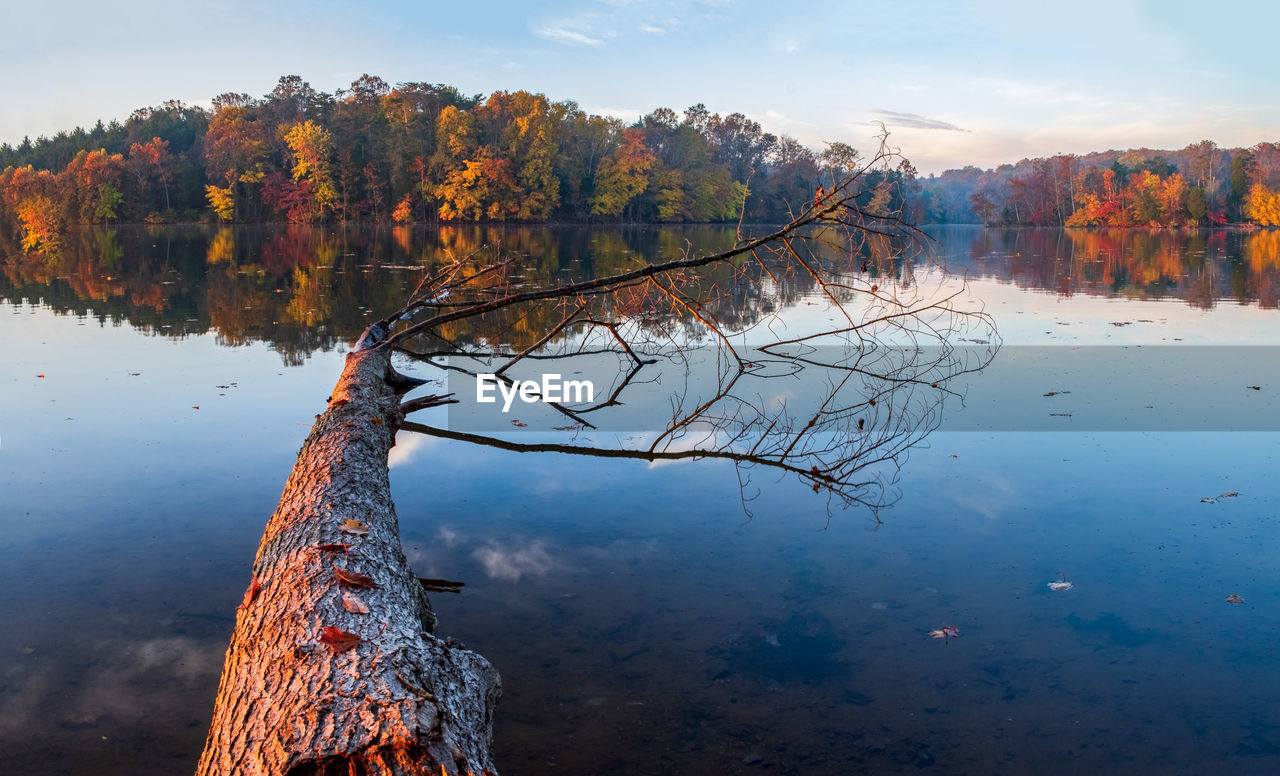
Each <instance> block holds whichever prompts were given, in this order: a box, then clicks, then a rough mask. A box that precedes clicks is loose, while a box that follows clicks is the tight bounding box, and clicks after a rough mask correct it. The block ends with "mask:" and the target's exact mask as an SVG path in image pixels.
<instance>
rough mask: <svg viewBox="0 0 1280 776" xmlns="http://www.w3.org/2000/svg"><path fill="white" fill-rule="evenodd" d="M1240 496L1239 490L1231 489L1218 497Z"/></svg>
mask: <svg viewBox="0 0 1280 776" xmlns="http://www.w3.org/2000/svg"><path fill="white" fill-rule="evenodd" d="M1239 496H1240V494H1239V493H1238V492H1237V491H1234V490H1229V491H1227V492H1226V493H1223V494H1222V495H1221V496H1218V498H1237V497H1239Z"/></svg>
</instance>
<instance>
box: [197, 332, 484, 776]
mask: <svg viewBox="0 0 1280 776" xmlns="http://www.w3.org/2000/svg"><path fill="white" fill-rule="evenodd" d="M370 332H371V333H372V335H373V336H372V337H370V335H369V334H366V337H365V338H362V340H361V343H360V345H358V346H357V349H356V351H355V352H353V353H350V354H348V356H347V362H346V366H345V368H344V370H343V372H342V376H341V378H340V379H339V380H338V383H337V386H336V387H335V389H334V392H333V395H332V396H331V397H330V399H329V405H328V408H327V409H326V411H325V412H324V414H323V415H318V416H317V418H316V423H315V425H314V427H313V428H312V429H311V433H310V435H309V436H308V437H307V439H306V442H304V443H303V446H302V450H301V451H300V452H299V454H298V461H297V463H296V464H295V465H294V468H293V472H292V474H290V476H289V480H288V483H287V484H286V485H285V488H284V493H283V494H282V495H281V497H280V503H279V506H277V507H276V511H275V513H274V514H273V515H272V516H271V519H270V521H269V522H268V523H267V527H266V531H265V532H264V533H263V536H262V542H261V544H260V545H259V548H258V555H257V559H256V560H255V562H254V566H253V580H252V583H251V585H250V587H249V590H248V591H246V593H245V600H244V603H243V604H242V605H241V607H240V611H239V613H238V616H237V618H236V627H235V632H234V633H233V634H232V637H231V644H230V646H229V648H228V649H227V656H226V663H225V665H224V668H223V672H222V681H221V684H220V686H219V688H218V697H217V701H216V704H215V708H214V713H213V722H212V724H211V726H210V730H209V736H208V739H207V740H206V742H205V748H204V752H203V754H202V755H201V757H200V763H199V766H198V769H197V774H198V775H199V776H213V775H214V774H219V775H225V774H245V775H248V774H253V775H255V776H285V775H289V776H301V775H302V774H344V775H345V774H387V775H390V774H396V775H397V776H398V775H401V774H404V775H408V774H433V775H434V776H438V775H439V774H441V773H446V774H468V773H470V774H474V776H480V774H490V773H494V767H493V763H492V758H491V755H490V743H491V740H492V721H493V710H494V705H495V703H496V701H497V698H498V695H499V694H500V680H499V678H498V674H497V671H496V670H495V669H494V668H493V667H492V666H491V665H490V664H489V663H488V662H487V661H486V660H485V659H484V658H482V657H480V656H479V655H477V654H475V653H473V652H470V651H468V650H466V649H463V648H461V647H460V646H459V645H458V644H456V643H455V642H452V641H450V640H441V639H440V638H438V637H436V636H435V635H434V632H435V615H434V613H433V612H432V610H431V604H430V602H429V601H428V600H427V594H426V591H425V590H424V589H423V587H422V585H421V584H420V583H419V581H418V579H417V577H416V576H415V575H414V573H413V571H412V569H410V567H409V564H408V561H407V560H406V559H405V556H404V551H403V550H402V548H401V545H400V536H399V528H398V524H397V520H396V513H395V506H394V504H393V503H392V500H391V491H390V480H389V476H388V471H387V453H388V452H389V451H390V449H391V447H392V445H393V444H395V434H396V429H397V428H398V426H399V423H400V422H401V421H402V420H403V417H404V412H405V409H406V408H407V407H408V406H409V405H408V404H406V405H401V403H400V401H399V396H398V393H397V390H396V387H403V381H404V378H402V377H401V376H400V375H398V374H397V373H396V372H395V370H393V369H392V368H391V364H390V360H389V355H390V354H389V348H384V347H380V346H379V345H380V344H381V343H380V342H379V341H378V340H379V339H380V338H379V337H378V334H379V333H381V332H377V331H375V330H374V329H371V330H370ZM415 401H416V404H415V406H425V405H426V404H428V403H429V402H426V401H422V400H415Z"/></svg>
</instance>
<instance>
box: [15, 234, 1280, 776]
mask: <svg viewBox="0 0 1280 776" xmlns="http://www.w3.org/2000/svg"><path fill="white" fill-rule="evenodd" d="M497 236H500V237H501V238H502V240H503V243H504V245H506V246H507V247H509V248H513V249H516V250H522V251H526V252H529V253H531V254H533V255H537V256H546V257H547V258H546V259H545V261H544V262H543V264H542V266H541V268H540V270H539V271H540V272H542V273H543V274H544V275H545V277H551V276H552V275H554V274H557V273H560V274H568V275H573V274H587V273H591V272H596V271H607V270H608V269H609V268H610V267H613V266H618V265H619V263H620V262H622V261H625V260H627V258H628V257H631V256H635V255H655V254H657V253H660V252H671V251H675V250H679V249H680V248H681V247H682V246H683V245H684V244H685V242H686V241H689V242H692V243H693V244H695V245H716V244H721V243H723V242H724V241H727V240H731V239H732V238H731V236H730V235H728V234H727V233H725V232H724V231H723V230H717V229H709V228H695V229H687V230H674V229H671V230H658V229H649V230H635V231H618V230H600V231H585V230H572V229H563V230H547V229H509V230H495V231H488V230H471V229H457V230H450V231H447V232H441V233H431V234H425V233H422V232H413V231H410V230H389V231H386V232H379V233H349V234H342V233H333V232H329V233H326V232H319V231H313V230H297V229H261V230H251V229H245V230H234V231H233V230H223V231H209V230H202V229H188V230H164V231H161V230H155V231H147V230H142V229H137V230H120V231H118V232H107V233H103V232H90V233H86V234H85V235H83V236H82V238H81V239H80V243H79V245H78V246H76V247H75V248H73V249H72V250H70V251H68V253H67V254H66V255H64V256H63V257H61V258H60V259H58V260H57V261H22V262H16V263H15V262H10V263H7V264H2V265H0V299H3V300H4V302H5V303H4V304H3V305H2V306H0V341H3V342H4V343H5V354H6V358H5V362H6V368H5V369H4V371H3V373H0V489H2V492H3V494H4V504H5V508H4V510H3V511H0V528H2V529H3V534H2V535H3V537H4V539H3V542H2V544H0V547H2V548H3V555H2V556H0V559H2V562H0V589H3V590H4V592H5V594H4V597H3V601H2V602H0V616H3V618H4V622H5V624H6V627H5V628H4V629H3V630H2V632H0V633H2V635H0V650H2V651H3V654H5V655H6V656H7V659H6V660H4V661H3V664H2V666H0V753H3V757H4V762H5V769H7V770H12V771H13V772H15V773H27V774H42V773H48V774H64V773H67V774H103V773H113V774H114V773H119V774H153V773H154V774H170V773H182V772H189V771H190V770H191V769H192V768H193V767H194V763H195V759H196V757H197V755H198V753H199V750H200V748H201V746H202V744H203V739H204V735H205V732H206V731H205V728H206V725H207V724H208V717H209V714H210V711H211V709H212V701H213V696H214V692H215V690H216V685H217V680H218V673H219V671H220V669H221V660H222V653H223V650H224V649H225V646H226V642H227V638H228V636H229V633H230V630H231V627H232V625H233V616H234V612H235V607H236V605H237V604H238V603H239V601H240V598H241V595H242V593H243V590H244V587H245V585H246V583H247V579H248V575H249V571H248V570H249V564H250V562H251V561H252V558H253V554H254V551H255V549H256V546H257V542H258V539H259V536H260V534H261V530H262V526H263V524H264V522H265V520H266V517H267V516H268V515H269V513H270V512H271V510H272V509H273V508H274V505H275V501H276V499H277V497H278V496H279V492H280V488H281V486H282V485H283V483H284V479H285V476H286V475H287V473H288V471H289V469H290V467H291V466H292V463H293V457H294V454H295V453H296V452H297V449H298V446H299V445H300V444H301V441H302V439H303V437H304V436H305V434H306V432H307V429H308V428H309V426H310V423H311V421H312V419H313V417H314V414H315V412H317V411H319V409H320V408H321V407H322V406H323V401H324V397H326V396H327V395H328V392H329V388H330V387H331V385H332V383H333V380H334V379H335V377H336V375H337V373H338V370H339V368H340V363H341V358H342V356H341V354H342V352H343V351H345V349H346V347H347V345H348V343H349V341H350V340H351V339H352V338H354V336H355V335H356V334H358V332H359V330H360V328H361V327H362V325H363V323H362V322H363V321H365V320H366V319H367V318H368V317H369V316H370V315H371V314H374V313H380V312H382V311H384V310H386V309H388V308H389V307H390V306H391V305H392V304H393V303H394V302H395V301H396V300H397V299H399V298H400V296H401V295H402V294H403V293H404V288H405V284H406V283H410V282H411V278H412V277H413V273H412V272H411V271H410V270H408V269H407V267H410V266H412V265H416V264H417V263H419V262H421V261H423V260H426V259H429V258H431V257H432V256H434V255H435V254H436V252H439V251H446V250H452V251H456V252H463V251H467V250H470V249H471V248H472V247H474V246H475V245H477V244H480V243H481V242H484V241H488V240H492V239H494V238H495V237H497ZM938 236H939V240H940V246H941V250H942V251H943V252H944V254H945V261H946V262H947V264H948V266H949V267H950V268H951V269H952V270H953V271H955V272H958V273H966V274H968V276H969V277H970V281H971V288H972V291H973V294H974V295H975V296H976V297H977V298H978V299H980V300H982V301H983V302H984V303H985V305H986V309H987V310H988V311H989V312H990V313H992V315H993V316H994V317H995V319H996V324H997V326H998V327H999V329H1000V332H1001V335H1002V337H1003V339H1004V341H1005V345H1006V347H1007V348H1009V347H1013V348H1016V347H1020V346H1027V347H1033V348H1041V349H1043V348H1045V347H1064V348H1066V347H1070V346H1080V345H1090V346H1098V345H1106V346H1116V347H1120V346H1128V347H1134V346H1138V345H1142V346H1157V345H1159V346H1177V347H1187V346H1191V345H1213V346H1216V347H1220V346H1224V345H1231V346H1241V347H1242V348H1249V349H1250V350H1242V349H1241V348H1235V352H1237V353H1244V354H1246V357H1245V358H1243V359H1241V358H1238V357H1237V358H1236V359H1235V360H1234V361H1232V362H1231V363H1232V364H1233V366H1232V368H1231V369H1230V370H1229V373H1228V374H1225V375H1224V374H1221V372H1223V371H1227V370H1223V369H1218V370H1216V371H1215V369H1214V367H1213V365H1212V364H1206V366H1205V368H1204V370H1203V371H1204V372H1205V373H1207V374H1210V376H1212V377H1214V378H1215V379H1217V378H1221V381H1222V382H1221V386H1219V387H1215V388H1214V389H1213V390H1212V392H1213V393H1214V394H1221V396H1217V397H1216V399H1217V400H1221V399H1222V397H1224V396H1225V401H1227V402H1228V403H1230V404H1232V405H1234V406H1237V407H1242V408H1244V410H1245V411H1248V412H1256V413H1258V414H1259V417H1260V421H1259V426H1260V427H1264V426H1267V425H1268V424H1273V423H1274V418H1273V417H1271V415H1270V413H1271V412H1272V410H1271V409H1269V408H1270V407H1271V406H1272V405H1271V404H1267V403H1266V402H1269V401H1274V398H1273V396H1274V393H1275V392H1276V391H1280V383H1272V382H1267V381H1266V380H1265V379H1264V378H1262V377H1258V375H1260V374H1269V372H1268V371H1267V370H1268V369H1271V368H1273V367H1274V363H1273V357H1274V353H1275V352H1276V351H1274V350H1272V348H1274V346H1276V345H1280V334H1278V333H1280V326H1277V323H1278V322H1280V312H1278V311H1277V310H1276V305H1277V294H1278V292H1280V235H1277V234H1276V233H1274V232H1264V233H1257V234H1249V235H1242V234H1238V233H1215V234H1208V233H1203V234H1194V233H1145V232H1142V233H1139V232H1111V233H1094V232H1090V233H1070V232H1063V231H1056V230H1014V231H1000V232H998V231H990V230H986V231H984V230H980V229H968V228H956V229H943V230H940V231H939V232H938ZM808 293H810V292H809V291H807V290H806V289H804V288H797V289H795V290H794V300H793V301H794V302H795V304H796V305H797V308H796V310H797V311H799V310H800V308H801V307H802V306H803V305H804V301H805V300H806V299H807V298H809V297H807V296H806V294H808ZM790 314H796V315H798V314H800V313H799V312H795V313H790V312H784V315H790ZM1064 352H1065V351H1064ZM1255 352H1256V357H1255V358H1254V359H1253V362H1250V360H1249V358H1248V357H1247V356H1248V354H1251V353H1255ZM1255 365H1256V367H1257V368H1256V369H1253V368H1252V366H1255ZM999 366H1000V364H999V357H997V363H996V364H995V365H994V367H993V368H998V367H999ZM1143 379H1144V378H1143V377H1142V376H1141V375H1138V376H1134V375H1126V374H1123V373H1114V374H1110V375H1107V376H1099V375H1096V374H1074V375H1072V374H1056V373H1052V372H1046V375H1045V379H1044V382H1043V384H1041V385H1031V386H1028V390H1029V391H1030V390H1034V391H1035V392H1036V395H1035V399H1036V400H1038V401H1044V402H1054V401H1061V402H1064V404H1062V405H1056V404H1055V405H1052V407H1051V409H1063V410H1065V411H1064V412H1062V413H1059V414H1063V415H1067V414H1071V415H1073V416H1074V417H1075V418H1083V417H1086V416H1087V415H1088V413H1089V412H1090V411H1091V408H1096V407H1099V406H1101V405H1104V404H1106V403H1107V401H1108V399H1107V396H1108V395H1109V394H1108V392H1107V391H1106V390H1102V391H1101V394H1099V388H1098V385H1099V383H1100V382H1101V384H1102V385H1103V386H1104V388H1105V386H1106V385H1114V386H1115V389H1116V394H1117V395H1118V394H1120V393H1124V392H1125V391H1128V392H1129V393H1133V392H1134V388H1133V386H1134V384H1135V383H1137V384H1139V385H1141V384H1142V380H1143ZM1107 381H1110V382H1109V383H1108V382H1107ZM1197 385H1200V384H1197ZM1251 385H1258V386H1259V388H1260V389H1261V390H1257V391H1255V390H1252V389H1250V388H1249V386H1251ZM998 388H999V386H997V385H990V384H988V385H984V383H983V382H982V380H981V379H978V380H976V381H975V382H974V383H973V385H972V387H971V389H970V392H969V395H968V397H967V403H966V406H969V405H981V404H982V402H983V401H984V400H985V399H987V398H989V397H990V396H993V395H995V394H996V392H997V389H998ZM1068 390H1069V391H1071V392H1070V393H1069V394H1068V393H1065V391H1068ZM1090 390H1092V391H1093V393H1090ZM1188 390H1205V389H1203V388H1196V389H1188ZM1053 391H1058V392H1060V395H1057V396H1054V397H1051V398H1050V397H1043V394H1045V393H1049V392H1053ZM1236 392H1238V393H1236ZM1268 392H1271V393H1272V395H1273V396H1271V397H1269V396H1268ZM1206 400H1207V397H1206ZM1153 401H1154V400H1153ZM1250 402H1254V403H1255V404H1250ZM1046 406H1049V405H1046ZM1263 413H1267V414H1266V417H1265V421H1266V422H1265V423H1264V422H1263V420H1264V418H1263V417H1262V415H1263ZM1045 414H1046V415H1048V414H1049V412H1045ZM1173 428H1183V426H1172V425H1171V426H1170V427H1169V429H1163V428H1161V427H1157V428H1156V430H1146V431H1141V432H1139V431H1125V430H1123V426H1121V429H1122V430H1117V431H1109V432H1098V431H1089V432H1075V433H1064V432H1061V431H1035V432H1030V431H1026V432H1009V431H999V432H997V431H970V432H948V431H944V432H937V433H934V434H932V435H931V436H929V437H928V438H927V440H926V442H925V444H923V445H921V446H918V447H916V448H915V449H913V450H912V451H911V453H910V456H909V459H908V460H906V461H905V462H904V463H903V467H902V472H901V479H900V481H899V483H898V495H897V498H896V501H895V503H894V505H893V507H892V508H891V509H888V510H885V511H883V512H882V513H881V514H880V521H879V522H877V521H875V520H873V519H872V518H871V516H870V515H868V514H867V513H865V512H860V511H856V510H849V511H840V510H838V509H837V510H836V511H834V513H832V514H831V515H829V514H828V504H827V501H826V499H824V498H823V497H821V496H817V495H815V494H813V493H812V492H811V491H809V489H808V488H806V487H805V486H804V485H803V483H799V482H796V481H793V480H788V479H778V478H774V477H770V476H762V477H759V478H758V481H757V485H759V486H760V491H759V495H758V497H757V498H756V499H755V500H754V501H752V502H751V503H750V511H751V517H750V518H748V517H747V514H746V512H744V508H743V505H742V501H741V492H740V489H739V483H738V478H737V476H736V475H735V473H734V470H733V469H732V468H731V467H728V466H724V465H719V464H716V463H679V464H668V465H651V464H644V463H636V462H611V461H601V460H592V459H577V458H575V459H567V458H557V457H554V456H551V455H534V454H517V453H508V452H500V451H495V450H492V449H486V448H479V447H475V446H470V445H467V444H463V443H458V442H450V441H444V440H438V439H431V438H427V437H422V436H415V435H410V434H402V436H401V439H400V443H399V444H398V445H397V447H396V448H395V450H394V451H393V456H392V462H391V463H392V467H393V468H392V483H393V490H394V494H395V498H396V502H397V506H398V510H399V513H400V519H401V529H402V535H403V539H404V543H405V547H406V550H407V552H408V554H409V557H410V559H411V560H412V561H413V563H414V565H415V568H416V569H417V570H418V572H419V573H420V574H421V575H423V576H430V577H444V578H449V579H457V580H463V581H465V582H466V587H465V592H463V593H462V594H461V595H458V596H449V595H441V594H438V595H436V596H435V597H434V599H433V601H434V604H435V607H436V610H437V613H438V615H439V619H440V624H441V625H440V627H441V633H442V634H447V635H452V636H455V637H457V638H459V639H461V640H462V641H464V642H466V643H467V644H468V645H469V646H471V647H472V648H474V649H476V650H478V651H479V652H481V653H482V654H484V655H485V656H487V657H488V658H489V659H490V660H492V661H493V662H494V663H495V665H497V667H498V668H499V670H500V671H501V672H502V675H503V679H504V683H505V688H506V689H505V696H504V698H503V701H502V703H501V705H500V707H499V713H498V725H497V731H496V750H497V760H498V764H499V767H500V768H502V769H503V771H504V772H505V773H509V774H551V773H573V774H589V773H601V774H603V773H619V774H648V773H654V774H657V773H670V772H688V773H695V772H705V773H744V774H750V773H797V774H798V773H806V774H842V773H852V772H859V773H892V772H915V771H916V770H917V769H920V768H925V767H936V768H940V769H949V770H952V771H955V772H960V773H1028V772H1040V773H1064V774H1066V773H1085V772H1088V773H1126V774H1131V773H1187V774H1199V773H1208V772H1220V773H1274V772H1277V770H1280V711H1278V710H1277V707H1276V704H1275V693H1274V691H1273V690H1271V689H1270V688H1273V687H1275V686H1278V685H1277V683H1278V682H1280V653H1278V652H1277V649H1276V631H1275V625H1274V624H1275V623H1276V622H1277V620H1278V619H1280V570H1277V566H1276V564H1275V562H1274V558H1275V555H1276V552H1277V530H1280V525H1277V511H1276V506H1275V505H1276V504H1278V503H1280V482H1278V481H1277V478H1276V477H1275V475H1274V473H1275V471H1276V470H1277V463H1278V462H1277V457H1278V454H1280V436H1277V435H1276V434H1274V433H1261V432H1243V431H1233V432H1225V431H1214V430H1210V431H1203V432H1196V433H1192V432H1188V431H1178V430H1171V429H1173ZM1208 428H1210V429H1213V428H1216V426H1215V425H1214V424H1213V423H1212V422H1210V423H1209V424H1208ZM1232 492H1235V493H1238V494H1239V495H1238V496H1234V497H1224V496H1223V494H1225V493H1232ZM1206 498H1212V499H1214V501H1212V502H1207V501H1203V500H1202V499H1206ZM1062 575H1065V577H1066V578H1067V579H1069V580H1071V581H1072V582H1073V583H1074V588H1073V589H1071V590H1068V591H1065V592H1054V591H1051V590H1050V589H1049V588H1048V587H1047V583H1048V582H1050V581H1053V580H1056V579H1061V578H1062ZM1228 595H1238V596H1240V597H1242V598H1243V599H1244V603H1242V604H1238V605H1232V604H1229V603H1227V602H1226V600H1225V599H1226V597H1227V596H1228ZM943 625H952V626H955V627H957V628H958V629H959V632H960V636H959V637H957V638H953V639H945V640H937V639H932V638H930V637H929V635H928V634H929V631H931V630H933V629H937V628H941V627H942V626H943Z"/></svg>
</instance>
